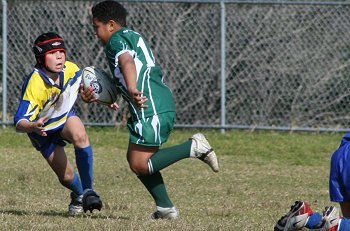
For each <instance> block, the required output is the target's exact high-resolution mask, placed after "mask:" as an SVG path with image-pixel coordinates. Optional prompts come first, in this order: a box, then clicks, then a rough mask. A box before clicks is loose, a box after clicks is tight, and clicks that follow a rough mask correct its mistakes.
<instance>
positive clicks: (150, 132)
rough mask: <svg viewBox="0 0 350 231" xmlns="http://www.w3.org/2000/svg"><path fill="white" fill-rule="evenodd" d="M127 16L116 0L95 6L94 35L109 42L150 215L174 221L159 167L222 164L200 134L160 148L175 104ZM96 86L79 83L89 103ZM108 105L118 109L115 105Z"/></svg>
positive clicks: (131, 158) (134, 166) (131, 157)
mask: <svg viewBox="0 0 350 231" xmlns="http://www.w3.org/2000/svg"><path fill="white" fill-rule="evenodd" d="M126 16H127V11H126V9H125V8H124V7H123V6H122V5H121V4H120V3H118V2H116V1H103V2H100V3H97V4H96V5H95V6H93V7H92V17H93V26H94V28H95V32H96V35H97V37H98V38H99V39H100V40H101V41H102V43H103V44H104V45H105V53H106V56H107V60H108V64H109V67H110V70H111V72H112V74H113V77H114V78H116V80H117V88H118V90H119V92H120V93H121V94H122V96H123V98H124V99H125V100H126V101H127V102H128V106H129V111H130V114H131V117H130V118H129V120H128V123H127V127H128V129H129V132H130V140H129V147H128V151H127V160H128V162H129V165H130V168H131V170H132V171H133V172H134V173H135V174H136V175H137V177H138V178H139V179H140V181H141V182H142V183H143V184H144V186H145V187H146V188H147V190H148V191H149V193H150V194H151V195H152V197H153V199H154V200H155V203H156V206H157V210H156V212H155V213H153V214H152V216H151V217H152V218H154V219H175V218H177V217H178V216H179V211H178V209H177V208H176V207H175V206H174V205H173V203H172V201H171V200H170V198H169V196H168V194H167V191H166V188H165V185H164V182H163V178H162V175H161V173H160V170H161V169H163V168H165V167H167V166H169V165H171V164H173V163H175V162H177V161H179V160H181V159H184V158H188V157H195V158H199V159H200V160H202V161H204V162H205V163H207V164H208V165H209V166H210V167H211V168H212V170H213V171H214V172H218V171H219V165H218V161H217V157H216V154H215V152H214V151H213V149H212V148H211V146H210V145H209V143H208V141H207V139H206V137H205V136H204V135H203V134H201V133H198V134H195V135H193V136H192V137H191V138H190V139H189V140H188V141H186V142H184V143H182V144H180V145H177V146H173V147H169V148H163V149H160V148H159V147H160V146H161V145H162V144H163V143H165V142H166V141H167V139H168V137H169V135H170V132H171V131H172V129H173V126H174V121H175V115H176V113H175V103H174V100H173V96H172V92H171V90H170V89H169V88H168V87H167V86H166V85H165V83H164V82H163V76H162V71H161V68H160V67H159V66H158V64H156V63H155V59H154V56H153V53H152V51H151V49H150V46H149V45H148V43H147V42H146V40H145V39H144V38H143V37H142V35H140V34H139V33H137V32H135V31H133V30H131V29H129V28H127V27H126ZM93 90H94V89H93V88H92V87H89V88H88V89H83V87H81V97H82V99H83V100H84V101H85V102H88V103H89V102H94V101H96V100H95V99H94V96H93ZM110 107H111V108H112V109H115V110H117V109H118V108H119V106H118V105H117V104H116V103H114V104H112V105H110Z"/></svg>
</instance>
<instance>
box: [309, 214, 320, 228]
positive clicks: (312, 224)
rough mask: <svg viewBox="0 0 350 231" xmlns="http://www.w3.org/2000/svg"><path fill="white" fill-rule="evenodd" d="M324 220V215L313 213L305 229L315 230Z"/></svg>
mask: <svg viewBox="0 0 350 231" xmlns="http://www.w3.org/2000/svg"><path fill="white" fill-rule="evenodd" d="M321 220H322V215H321V214H319V213H313V214H312V215H311V216H310V217H309V220H308V221H307V223H306V225H305V227H306V228H308V229H312V228H314V227H315V226H316V225H317V224H318V223H320V222H321Z"/></svg>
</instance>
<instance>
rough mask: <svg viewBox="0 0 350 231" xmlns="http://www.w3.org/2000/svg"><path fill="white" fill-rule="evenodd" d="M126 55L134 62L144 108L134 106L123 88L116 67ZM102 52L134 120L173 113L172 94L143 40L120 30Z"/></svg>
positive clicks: (132, 32) (122, 79) (122, 81)
mask: <svg viewBox="0 0 350 231" xmlns="http://www.w3.org/2000/svg"><path fill="white" fill-rule="evenodd" d="M125 52H128V53H129V54H130V55H131V56H132V57H133V58H134V61H135V65H136V70H137V89H138V90H139V91H141V92H143V95H144V96H146V97H147V98H148V101H147V102H146V103H145V104H146V105H148V107H147V108H138V107H136V106H135V105H134V104H133V102H132V100H131V98H130V96H129V94H128V91H127V88H126V84H125V81H124V77H123V75H122V73H121V70H120V68H119V65H118V56H119V55H121V54H124V53H125ZM105 53H106V56H107V59H108V64H109V67H110V69H111V71H112V73H113V76H114V77H115V78H116V79H117V87H118V90H119V92H120V93H121V94H122V96H123V98H124V99H125V100H126V101H127V102H128V104H129V111H130V113H131V115H132V117H133V119H134V120H139V119H142V118H146V117H150V116H153V115H156V114H160V113H164V112H170V111H175V103H174V100H173V95H172V92H171V90H170V89H169V88H168V86H166V85H165V83H164V82H163V74H162V70H161V68H160V66H159V65H158V64H156V63H155V59H154V56H153V53H152V51H151V49H150V47H149V45H148V43H147V42H146V41H145V39H144V38H143V37H142V36H141V35H140V34H139V33H137V32H135V31H133V30H130V29H128V28H122V29H120V30H119V31H117V32H115V33H114V34H113V35H112V37H111V38H110V39H109V41H108V43H107V45H106V48H105Z"/></svg>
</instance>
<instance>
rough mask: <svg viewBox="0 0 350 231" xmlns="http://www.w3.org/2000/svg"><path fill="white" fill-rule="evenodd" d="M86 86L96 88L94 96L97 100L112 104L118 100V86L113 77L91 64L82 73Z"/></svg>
mask: <svg viewBox="0 0 350 231" xmlns="http://www.w3.org/2000/svg"><path fill="white" fill-rule="evenodd" d="M82 78H83V85H84V88H85V89H86V88H88V87H90V86H91V87H93V88H94V98H95V99H97V102H99V103H102V104H107V105H110V104H112V103H114V102H115V101H116V100H117V95H118V92H117V88H116V86H115V82H114V81H113V79H112V78H111V77H110V76H109V75H108V74H107V73H106V72H104V71H103V70H101V69H99V68H97V67H94V66H89V67H85V68H84V69H83V73H82Z"/></svg>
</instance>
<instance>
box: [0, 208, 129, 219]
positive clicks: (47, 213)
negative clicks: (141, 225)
mask: <svg viewBox="0 0 350 231" xmlns="http://www.w3.org/2000/svg"><path fill="white" fill-rule="evenodd" d="M0 213H3V214H9V215H16V216H28V215H39V216H49V217H50V216H51V217H67V218H72V217H74V218H79V219H83V218H89V219H106V220H110V219H114V220H129V219H130V218H129V217H120V216H113V215H108V216H107V215H100V214H96V213H93V214H91V213H85V214H80V215H76V216H70V215H69V214H67V212H57V211H52V210H51V211H44V212H27V211H24V210H14V209H0Z"/></svg>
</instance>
